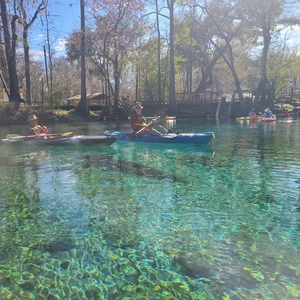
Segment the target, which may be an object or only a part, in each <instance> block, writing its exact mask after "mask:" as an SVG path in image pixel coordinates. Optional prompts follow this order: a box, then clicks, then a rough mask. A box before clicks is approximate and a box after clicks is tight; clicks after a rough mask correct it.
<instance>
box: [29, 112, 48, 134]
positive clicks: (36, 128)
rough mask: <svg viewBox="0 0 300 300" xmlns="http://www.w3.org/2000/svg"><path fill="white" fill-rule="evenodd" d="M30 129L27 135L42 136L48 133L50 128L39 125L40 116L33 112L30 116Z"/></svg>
mask: <svg viewBox="0 0 300 300" xmlns="http://www.w3.org/2000/svg"><path fill="white" fill-rule="evenodd" d="M27 122H28V129H27V133H26V135H36V136H41V135H45V134H48V128H47V127H46V126H41V125H38V118H37V116H36V115H34V114H32V115H29V116H28V120H27Z"/></svg>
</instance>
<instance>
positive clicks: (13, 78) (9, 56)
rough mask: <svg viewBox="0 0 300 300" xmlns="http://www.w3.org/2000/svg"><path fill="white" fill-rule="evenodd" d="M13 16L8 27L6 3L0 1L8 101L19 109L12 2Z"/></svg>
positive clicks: (15, 17) (14, 21) (2, 0)
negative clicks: (8, 90) (7, 80)
mask: <svg viewBox="0 0 300 300" xmlns="http://www.w3.org/2000/svg"><path fill="white" fill-rule="evenodd" d="M12 4H13V8H12V9H13V14H12V17H11V18H10V25H9V18H8V12H7V7H6V1H5V0H0V10H1V11H0V15H1V21H2V27H3V37H4V43H5V55H6V63H7V69H8V78H9V89H10V92H9V101H10V102H11V103H14V104H15V107H16V108H19V105H20V103H21V101H22V99H21V97H20V91H19V80H18V74H17V64H16V45H17V38H18V35H17V31H16V28H17V24H16V22H17V19H18V16H17V15H16V1H15V0H14V1H13V3H12Z"/></svg>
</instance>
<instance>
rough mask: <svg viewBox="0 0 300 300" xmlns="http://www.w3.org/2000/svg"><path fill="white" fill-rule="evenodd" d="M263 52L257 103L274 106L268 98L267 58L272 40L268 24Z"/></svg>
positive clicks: (264, 106)
mask: <svg viewBox="0 0 300 300" xmlns="http://www.w3.org/2000/svg"><path fill="white" fill-rule="evenodd" d="M263 40H264V41H263V42H264V47H263V52H262V59H261V75H260V81H259V83H258V87H257V90H256V94H255V105H257V106H258V107H259V108H260V109H264V108H266V107H267V106H272V103H271V102H270V101H269V100H268V97H267V94H268V92H267V90H268V86H269V81H268V78H267V60H268V51H269V47H270V42H271V36H270V33H269V31H268V28H267V25H266V24H265V26H263Z"/></svg>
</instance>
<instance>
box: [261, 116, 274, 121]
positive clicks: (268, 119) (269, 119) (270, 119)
mask: <svg viewBox="0 0 300 300" xmlns="http://www.w3.org/2000/svg"><path fill="white" fill-rule="evenodd" d="M261 120H262V121H263V122H273V121H276V116H274V117H270V118H261Z"/></svg>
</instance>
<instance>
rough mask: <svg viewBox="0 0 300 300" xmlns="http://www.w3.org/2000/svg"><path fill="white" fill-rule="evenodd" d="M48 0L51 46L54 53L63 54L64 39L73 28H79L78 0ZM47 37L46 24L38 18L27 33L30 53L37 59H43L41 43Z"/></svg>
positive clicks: (42, 43) (43, 43)
mask: <svg viewBox="0 0 300 300" xmlns="http://www.w3.org/2000/svg"><path fill="white" fill-rule="evenodd" d="M59 2H60V3H58V1H57V0H49V1H48V3H49V11H50V14H51V15H52V17H51V19H49V24H50V25H49V28H50V30H51V33H50V34H51V36H50V42H51V47H52V48H53V49H55V51H56V55H57V56H59V55H65V47H64V45H65V40H66V38H67V37H68V36H69V34H70V33H71V32H72V31H73V30H74V29H78V28H80V0H60V1H59ZM46 38H47V33H46V26H45V24H44V26H43V24H42V23H41V21H40V20H36V21H35V22H34V24H33V27H32V31H31V32H30V33H29V39H30V49H31V54H32V55H33V56H34V57H35V58H37V59H43V57H44V53H43V45H45V41H46Z"/></svg>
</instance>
